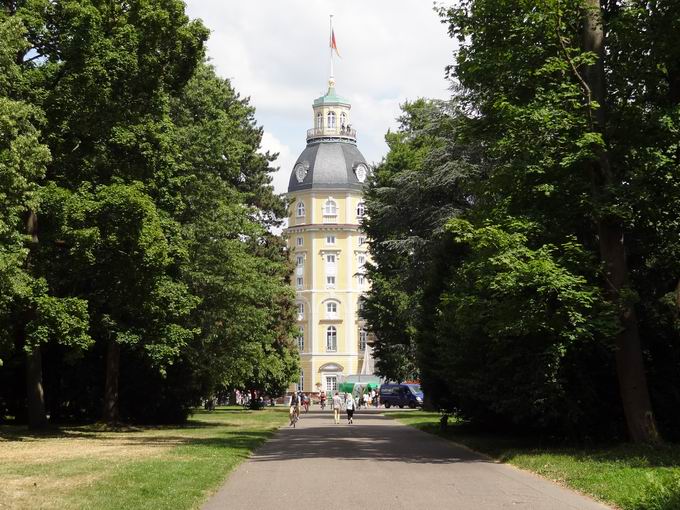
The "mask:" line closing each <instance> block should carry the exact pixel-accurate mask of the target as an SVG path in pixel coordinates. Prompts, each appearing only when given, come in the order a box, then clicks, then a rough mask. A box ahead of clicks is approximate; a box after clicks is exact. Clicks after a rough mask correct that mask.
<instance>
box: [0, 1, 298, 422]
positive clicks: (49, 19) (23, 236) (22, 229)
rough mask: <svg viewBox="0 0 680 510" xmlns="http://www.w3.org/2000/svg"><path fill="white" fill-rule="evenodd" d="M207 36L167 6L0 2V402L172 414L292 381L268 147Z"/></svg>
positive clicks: (35, 414) (72, 412)
mask: <svg viewBox="0 0 680 510" xmlns="http://www.w3.org/2000/svg"><path fill="white" fill-rule="evenodd" d="M207 36H208V31H207V29H206V28H205V27H204V26H203V25H202V24H201V23H200V22H199V21H195V20H190V19H189V18H188V16H187V15H186V14H185V6H184V3H183V2H181V1H180V0H142V1H136V2H132V3H130V2H113V3H112V2H100V1H91V0H69V1H65V2H49V1H47V0H37V1H7V2H3V6H2V9H1V10H0V39H1V41H2V43H3V44H1V45H0V46H1V47H2V49H1V50H0V123H1V124H2V126H3V139H2V141H0V144H1V145H0V155H1V159H0V198H2V199H3V203H7V204H8V208H6V209H3V210H2V212H0V321H1V322H0V338H2V339H3V343H2V344H1V345H0V359H2V360H3V363H4V367H2V368H0V416H2V415H4V414H9V415H13V416H16V417H18V418H20V419H21V418H22V417H24V416H26V409H27V408H28V411H29V412H28V418H29V421H30V422H31V423H32V424H35V425H40V424H42V423H44V421H45V416H46V414H49V415H50V417H51V419H52V420H60V419H92V418H97V417H101V418H103V419H104V420H105V421H109V422H115V421H117V420H119V419H123V420H128V421H141V420H146V421H159V420H161V421H162V420H173V421H177V420H182V419H184V418H185V417H186V415H187V413H188V412H189V409H190V407H191V406H194V405H196V404H198V403H200V401H201V399H202V398H208V397H212V396H213V395H215V394H216V393H218V392H221V391H225V390H226V389H230V388H231V389H233V388H241V389H251V390H259V391H261V392H267V393H271V394H279V393H281V392H282V391H283V390H284V389H285V387H286V386H287V384H288V383H289V382H290V381H291V380H293V379H295V378H296V377H297V372H298V360H297V351H296V349H294V347H293V343H292V335H293V334H294V333H295V327H294V324H295V322H294V315H293V298H292V295H291V290H290V287H289V282H288V278H289V274H290V265H289V264H290V262H289V260H288V254H287V252H286V250H285V245H284V244H283V242H282V241H281V240H280V238H278V237H277V236H275V235H274V234H272V232H271V230H272V228H273V227H276V226H277V225H278V224H279V223H280V221H281V218H282V216H283V214H284V212H285V210H286V204H285V203H284V201H283V200H282V199H281V198H280V197H278V196H276V195H275V194H274V193H273V188H272V186H271V176H270V174H271V172H272V171H273V168H272V166H271V163H272V162H273V161H274V156H273V155H270V154H262V153H261V151H260V143H261V139H262V129H261V128H260V127H258V126H257V125H256V123H255V120H254V109H253V108H252V107H251V106H250V105H249V104H248V101H247V100H246V99H243V98H241V97H240V96H239V94H238V93H237V92H236V91H234V89H233V88H232V86H231V84H230V83H229V81H228V80H225V79H222V78H219V77H218V76H217V75H216V74H215V72H214V70H213V69H212V67H211V66H210V65H209V64H208V63H207V62H206V59H205V56H204V44H205V41H206V39H207ZM5 133H7V134H8V136H5V135H4V134H5ZM5 339H7V340H5ZM24 371H25V372H26V373H27V374H28V376H27V378H28V381H29V383H28V387H24V385H23V384H20V383H19V381H23V380H26V376H24V375H23V374H22V372H24ZM141 389H143V391H140V390H141Z"/></svg>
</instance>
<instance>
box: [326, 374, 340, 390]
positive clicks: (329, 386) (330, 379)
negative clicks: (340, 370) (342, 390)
mask: <svg viewBox="0 0 680 510" xmlns="http://www.w3.org/2000/svg"><path fill="white" fill-rule="evenodd" d="M337 390H338V377H337V376H335V375H327V376H326V393H329V392H331V393H334V392H336V391H337Z"/></svg>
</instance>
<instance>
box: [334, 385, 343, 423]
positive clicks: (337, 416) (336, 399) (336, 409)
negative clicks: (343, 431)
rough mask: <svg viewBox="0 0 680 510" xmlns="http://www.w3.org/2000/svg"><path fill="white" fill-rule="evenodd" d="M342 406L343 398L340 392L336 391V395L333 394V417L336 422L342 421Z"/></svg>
mask: <svg viewBox="0 0 680 510" xmlns="http://www.w3.org/2000/svg"><path fill="white" fill-rule="evenodd" d="M341 407H342V399H341V398H340V395H338V392H337V391H336V392H335V395H333V419H334V420H335V423H336V424H337V423H340V408H341Z"/></svg>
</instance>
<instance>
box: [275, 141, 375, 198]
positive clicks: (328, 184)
mask: <svg viewBox="0 0 680 510" xmlns="http://www.w3.org/2000/svg"><path fill="white" fill-rule="evenodd" d="M360 166H363V168H362V169H361V170H360V171H359V175H360V177H363V178H364V179H365V175H366V174H365V173H366V172H367V171H368V165H367V164H366V160H365V159H364V156H363V155H362V154H361V152H359V149H357V146H356V145H354V144H353V143H348V142H344V141H328V142H326V141H320V142H314V143H310V144H308V145H307V148H306V149H305V150H304V151H302V154H300V157H299V158H298V159H297V161H296V162H295V166H294V167H293V171H292V172H291V175H290V181H289V183H288V192H292V191H300V190H307V189H337V188H341V189H350V190H357V191H361V190H362V189H363V186H364V183H363V182H362V180H360V179H359V178H357V172H356V171H357V168H358V167H360ZM362 170H363V172H362ZM362 173H363V175H362ZM300 175H304V178H303V179H302V180H301V181H300V180H299V178H298V177H299V176H300Z"/></svg>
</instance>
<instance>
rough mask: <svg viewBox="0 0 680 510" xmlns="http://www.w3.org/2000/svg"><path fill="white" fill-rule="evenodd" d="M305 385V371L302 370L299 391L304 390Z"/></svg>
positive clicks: (298, 384) (298, 385)
mask: <svg viewBox="0 0 680 510" xmlns="http://www.w3.org/2000/svg"><path fill="white" fill-rule="evenodd" d="M304 386H305V373H304V372H303V371H302V370H300V380H299V381H298V383H297V391H303V388H304Z"/></svg>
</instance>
